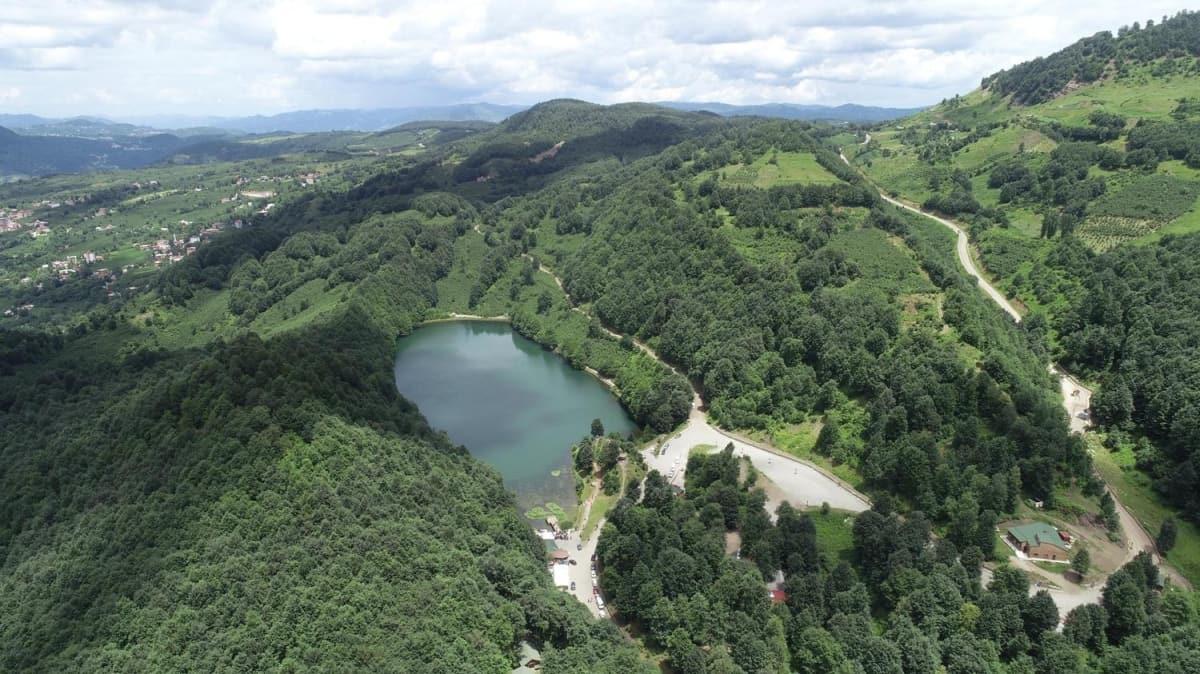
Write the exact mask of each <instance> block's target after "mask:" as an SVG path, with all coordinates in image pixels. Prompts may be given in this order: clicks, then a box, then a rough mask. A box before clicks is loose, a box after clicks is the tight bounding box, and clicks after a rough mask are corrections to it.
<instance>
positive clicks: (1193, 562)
mask: <svg viewBox="0 0 1200 674" xmlns="http://www.w3.org/2000/svg"><path fill="white" fill-rule="evenodd" d="M1088 440H1089V445H1090V447H1091V449H1092V450H1093V453H1092V461H1093V462H1094V463H1095V465H1096V469H1097V470H1098V471H1099V472H1100V476H1101V477H1103V478H1104V481H1105V482H1107V483H1108V486H1109V488H1111V489H1112V490H1113V492H1114V493H1116V495H1117V498H1118V499H1120V501H1121V503H1122V504H1124V505H1125V507H1126V508H1128V509H1129V512H1130V513H1131V514H1132V515H1133V516H1134V518H1136V519H1137V520H1138V521H1139V522H1141V523H1142V526H1144V527H1145V528H1146V529H1147V530H1148V531H1149V532H1150V535H1151V536H1154V535H1156V534H1157V533H1158V530H1159V527H1161V526H1162V523H1163V520H1165V519H1166V518H1167V517H1169V516H1171V515H1172V514H1173V513H1174V511H1173V510H1172V509H1171V508H1170V506H1168V505H1166V504H1165V503H1163V501H1162V499H1161V498H1159V496H1158V494H1157V493H1156V492H1155V491H1154V488H1153V486H1152V485H1151V484H1150V478H1149V477H1148V476H1147V475H1146V474H1145V473H1143V472H1141V471H1139V470H1138V469H1137V468H1136V467H1135V466H1134V456H1133V449H1132V447H1131V446H1125V447H1122V448H1121V449H1120V450H1119V451H1117V452H1110V451H1108V450H1107V449H1106V448H1104V447H1103V446H1102V445H1101V444H1100V442H1099V439H1098V438H1097V437H1096V436H1094V435H1093V436H1089V438H1088ZM1176 522H1177V523H1178V525H1179V535H1178V538H1177V541H1176V543H1175V548H1174V549H1172V550H1171V552H1170V553H1168V554H1167V560H1168V561H1170V562H1171V564H1172V565H1174V566H1175V568H1177V569H1179V572H1180V573H1182V574H1183V575H1184V577H1186V578H1187V579H1188V580H1189V581H1191V582H1192V584H1193V585H1200V529H1197V528H1196V526H1195V525H1194V524H1192V523H1190V522H1187V521H1185V520H1182V519H1178V518H1176Z"/></svg>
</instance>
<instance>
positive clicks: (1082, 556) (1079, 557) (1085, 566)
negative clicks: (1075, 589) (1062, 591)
mask: <svg viewBox="0 0 1200 674" xmlns="http://www.w3.org/2000/svg"><path fill="white" fill-rule="evenodd" d="M1091 568H1092V555H1091V554H1090V553H1089V552H1088V551H1087V548H1080V549H1079V551H1078V552H1076V553H1075V556H1074V557H1072V558H1071V569H1072V570H1074V571H1075V573H1078V574H1079V577H1080V578H1083V577H1085V576H1087V573H1088V570H1089V569H1091Z"/></svg>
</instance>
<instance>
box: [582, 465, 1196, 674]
mask: <svg viewBox="0 0 1200 674" xmlns="http://www.w3.org/2000/svg"><path fill="white" fill-rule="evenodd" d="M731 449H732V448H730V449H727V450H726V451H724V452H721V453H718V454H712V455H694V456H692V457H691V458H690V459H689V462H688V470H687V473H686V475H687V486H686V490H685V493H684V495H681V496H678V497H675V496H673V495H672V492H671V489H670V487H669V485H667V484H666V482H665V481H664V480H663V478H662V476H661V475H659V474H658V473H657V472H651V473H650V475H649V476H648V478H647V480H646V485H645V489H644V493H643V494H642V495H641V500H640V502H637V500H636V496H637V495H632V496H633V498H626V499H623V500H622V501H621V502H620V503H619V504H618V505H617V507H616V508H615V509H614V511H613V514H612V518H611V520H610V522H609V525H608V526H607V527H606V528H605V530H604V533H603V536H602V538H601V541H600V543H601V545H600V549H599V555H600V560H601V561H602V563H603V581H604V587H605V589H606V591H607V592H609V593H610V594H611V595H612V596H613V598H614V601H616V602H617V605H618V606H620V607H622V611H623V615H626V616H627V617H628V618H629V619H630V620H632V621H634V623H635V624H636V625H637V626H638V628H639V630H640V631H641V632H642V633H644V634H645V635H646V638H647V639H648V640H650V641H651V642H652V643H654V644H656V645H657V646H659V647H660V648H662V649H663V650H664V652H665V653H666V655H667V657H668V662H669V664H670V665H671V668H672V670H673V671H676V672H680V674H704V673H709V672H800V673H801V674H825V673H828V672H865V673H866V674H892V673H894V674H925V673H927V672H936V671H945V672H947V673H948V674H966V673H976V672H980V673H982V672H1036V673H1038V674H1041V673H1045V674H1051V673H1053V674H1072V673H1083V672H1105V673H1113V674H1116V673H1117V672H1122V673H1126V672H1128V673H1133V672H1180V673H1182V672H1189V671H1194V670H1195V669H1196V668H1197V667H1200V652H1198V651H1197V650H1196V647H1195V644H1196V643H1197V639H1200V620H1198V618H1197V610H1196V609H1197V607H1196V601H1195V597H1194V596H1193V595H1191V594H1190V593H1187V592H1183V591H1180V590H1174V589H1172V590H1168V591H1166V592H1162V591H1161V590H1160V587H1159V579H1158V570H1157V568H1156V567H1155V566H1154V564H1153V562H1152V561H1151V560H1150V557H1149V556H1148V555H1146V554H1145V553H1142V554H1140V555H1139V556H1138V557H1136V558H1135V559H1134V560H1133V561H1132V562H1130V563H1129V564H1128V565H1126V566H1125V567H1124V568H1122V569H1121V570H1119V571H1117V572H1116V573H1114V574H1113V575H1112V576H1111V577H1110V578H1109V579H1108V581H1107V583H1106V584H1105V586H1104V589H1103V594H1102V596H1103V600H1102V602H1101V603H1100V604H1087V605H1084V606H1081V607H1079V608H1076V609H1074V610H1072V611H1071V612H1070V613H1069V614H1068V615H1066V616H1060V615H1059V613H1058V609H1057V607H1056V606H1055V604H1054V601H1053V600H1052V599H1051V597H1050V595H1049V594H1048V593H1047V592H1046V590H1040V591H1038V592H1036V593H1034V594H1033V595H1032V596H1031V595H1030V592H1029V590H1030V588H1029V581H1028V580H1027V579H1026V577H1025V576H1024V574H1023V573H1022V572H1020V571H1019V570H1016V569H1013V568H1011V567H1008V566H1001V567H999V568H998V569H997V570H996V571H995V573H994V574H992V576H991V577H990V579H986V580H985V579H984V578H983V577H982V576H981V572H980V562H981V560H982V555H981V552H980V548H979V547H978V546H977V545H976V542H977V540H978V539H977V537H976V533H975V532H962V533H963V534H964V536H963V537H959V536H956V535H955V534H951V535H950V536H948V537H945V538H938V537H934V536H932V535H931V531H932V526H931V523H930V521H929V520H928V519H927V518H926V516H925V515H924V514H923V513H921V512H920V511H912V512H909V513H907V514H905V515H904V516H903V517H901V516H899V515H897V514H896V513H894V512H891V511H890V510H889V509H888V508H887V507H886V506H884V505H882V504H877V505H876V507H875V509H873V510H870V511H867V512H865V513H863V514H861V515H859V516H858V517H857V518H856V519H855V521H854V523H853V531H852V544H851V549H850V550H848V551H846V552H847V554H845V555H844V556H843V555H835V554H833V553H834V551H831V550H823V549H821V546H820V544H819V542H818V536H817V533H816V531H817V530H816V525H815V523H814V519H815V518H816V517H822V518H825V517H827V515H825V514H821V515H817V514H815V513H814V514H809V513H800V512H797V511H795V510H793V509H792V508H791V507H790V506H788V505H787V504H783V505H782V506H780V507H779V509H778V511H777V512H776V513H775V519H774V521H772V519H771V518H770V517H769V516H768V513H767V512H766V511H765V510H764V508H763V504H764V503H765V498H766V497H765V495H764V494H763V491H762V490H761V489H758V488H756V487H755V482H756V479H755V474H754V470H753V468H750V467H748V466H746V465H745V464H743V463H742V462H740V461H739V460H738V459H736V458H735V457H734V456H733V455H732V453H731ZM727 532H737V533H738V534H740V541H741V545H740V553H739V554H737V555H733V556H730V555H726V554H725V537H726V535H727ZM984 534H985V535H983V536H982V539H983V541H984V542H985V543H986V544H988V545H990V544H991V540H992V532H991V529H990V527H987V528H986V531H984ZM777 572H778V576H777V575H776V574H777ZM764 580H770V581H773V587H777V588H778V590H780V592H776V593H773V594H772V595H770V596H769V595H768V593H767V592H766V591H764ZM1060 617H1062V618H1064V619H1065V620H1064V626H1063V628H1062V630H1061V631H1056V629H1055V627H1056V626H1057V625H1058V623H1059V619H1060Z"/></svg>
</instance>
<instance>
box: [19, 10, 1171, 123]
mask: <svg viewBox="0 0 1200 674" xmlns="http://www.w3.org/2000/svg"><path fill="white" fill-rule="evenodd" d="M1174 11H1175V7H1174V5H1173V4H1172V5H1168V4H1167V3H1166V2H1160V1H1159V0H1148V1H1147V2H1142V3H1139V4H1138V5H1137V6H1136V7H1133V8H1130V7H1129V5H1128V3H1127V2H1125V1H1124V0H1098V1H1097V2H1093V3H1090V4H1089V6H1088V8H1087V11H1079V8H1078V6H1077V5H1076V3H1073V2H1046V1H1038V0H1009V2H1006V3H1002V4H1000V5H997V4H996V3H994V2H982V1H981V0H978V1H973V2H949V1H947V0H925V1H920V0H898V1H894V2H889V3H886V4H883V3H879V2H870V1H868V0H836V1H835V0H811V1H808V2H802V3H799V2H793V3H781V2H771V1H765V0H763V1H760V0H750V1H743V2H739V1H732V0H714V1H709V2H691V1H686V0H664V1H662V2H654V3H648V2H645V1H644V0H611V1H609V2H599V1H582V0H568V1H559V2H553V1H549V0H533V1H530V2H523V3H512V2H501V1H500V0H464V1H461V2H458V1H456V2H444V1H443V2H429V1H428V0H405V1H403V2H394V1H389V0H329V1H323V0H213V1H203V0H132V1H129V2H121V1H119V0H39V1H36V2H35V1H33V0H8V1H7V2H5V3H3V5H2V6H0V78H2V79H0V81H3V82H4V84H5V85H6V86H11V88H12V90H15V91H18V92H20V93H21V95H20V97H19V101H20V102H21V103H23V104H25V105H28V106H29V110H30V111H33V112H41V113H43V114H79V113H92V114H110V115H113V116H119V115H121V114H145V113H153V112H171V113H194V114H245V113H254V112H266V113H269V112H277V111H280V110H283V109H286V108H291V107H334V106H386V105H406V104H427V103H449V102H459V101H466V100H491V101H495V102H507V103H512V102H516V103H532V102H535V101H537V100H542V99H545V98H550V97H557V96H575V97H581V98H587V99H590V100H596V101H600V102H615V101H620V100H631V99H640V100H670V99H676V100H724V101H728V102H734V103H757V102H766V101H792V102H824V103H841V102H847V101H853V102H857V103H865V104H881V105H919V104H926V103H931V102H934V101H936V100H938V99H940V98H942V97H945V96H949V95H952V94H954V93H960V92H964V91H965V90H967V89H970V88H971V87H973V86H974V85H976V84H977V83H978V81H979V78H980V77H982V76H984V75H986V74H989V73H991V72H994V71H995V70H998V69H1000V68H1003V67H1007V66H1009V65H1012V64H1013V63H1016V62H1019V61H1021V60H1024V59H1027V58H1031V57H1033V56H1037V55H1040V54H1044V53H1047V52H1050V51H1053V50H1054V49H1057V48H1060V47H1062V46H1065V45H1067V44H1069V43H1071V42H1073V41H1074V40H1076V39H1078V38H1080V37H1083V36H1085V35H1089V34H1091V33H1094V32H1096V31H1097V30H1102V29H1115V28H1117V27H1118V26H1120V25H1121V24H1123V23H1131V22H1133V21H1137V20H1140V21H1145V20H1146V19H1147V18H1154V19H1156V20H1157V19H1158V18H1159V17H1160V16H1161V15H1163V14H1164V13H1170V12H1174ZM96 91H104V92H106V95H105V96H98V95H95V94H94V93H89V92H96ZM17 100H18V99H17V97H10V98H9V99H7V100H6V99H4V98H0V102H6V103H7V104H8V105H9V106H10V107H11V106H12V105H13V103H14V102H15V101H17ZM80 106H94V107H93V108H81V107H80Z"/></svg>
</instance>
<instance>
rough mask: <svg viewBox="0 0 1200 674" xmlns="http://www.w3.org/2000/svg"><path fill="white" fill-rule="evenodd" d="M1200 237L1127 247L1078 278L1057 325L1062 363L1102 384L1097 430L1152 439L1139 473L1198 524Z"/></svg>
mask: <svg viewBox="0 0 1200 674" xmlns="http://www.w3.org/2000/svg"><path fill="white" fill-rule="evenodd" d="M1198 260H1200V236H1195V235H1192V236H1184V237H1166V238H1164V239H1163V240H1162V241H1161V242H1159V243H1158V244H1157V245H1154V246H1130V247H1123V248H1119V249H1117V250H1114V251H1112V252H1109V253H1107V254H1105V255H1101V256H1098V257H1096V258H1094V259H1093V260H1091V264H1090V265H1089V266H1087V267H1085V268H1082V269H1073V270H1071V271H1072V273H1076V274H1079V276H1080V278H1082V285H1083V290H1082V292H1080V293H1078V294H1077V295H1076V296H1075V297H1073V298H1072V303H1071V308H1070V310H1069V311H1067V312H1065V313H1064V314H1063V315H1062V316H1060V317H1059V318H1058V320H1057V321H1056V327H1057V328H1058V330H1059V332H1060V333H1061V335H1062V336H1061V339H1060V343H1061V346H1062V350H1063V363H1064V365H1066V366H1067V367H1069V368H1071V369H1078V370H1079V371H1080V372H1082V373H1083V374H1084V375H1085V376H1087V377H1089V378H1090V377H1097V378H1099V379H1100V380H1101V387H1100V390H1099V391H1098V392H1097V393H1096V396H1095V397H1094V398H1093V400H1092V410H1093V413H1094V415H1095V419H1096V421H1097V422H1098V423H1100V424H1103V425H1105V426H1109V427H1110V428H1113V429H1118V430H1125V431H1130V432H1134V431H1136V432H1137V433H1138V434H1144V435H1145V436H1147V437H1148V438H1149V440H1151V441H1152V442H1145V441H1142V442H1139V443H1137V450H1136V453H1137V464H1138V466H1139V467H1140V468H1142V469H1144V470H1145V471H1147V472H1148V473H1149V474H1150V476H1151V477H1152V478H1153V479H1154V481H1155V484H1156V486H1157V488H1158V489H1159V491H1161V492H1162V493H1164V494H1165V495H1166V496H1167V497H1168V498H1170V499H1171V500H1172V501H1173V502H1174V503H1176V504H1177V505H1178V506H1179V507H1180V508H1181V509H1182V510H1183V512H1184V514H1185V516H1187V517H1188V518H1190V519H1193V520H1196V519H1198V518H1200V498H1197V494H1198V493H1200V345H1198V344H1197V342H1196V339H1195V335H1196V330H1197V326H1198V325H1200V293H1197V291H1196V290H1197V288H1200V263H1198Z"/></svg>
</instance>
